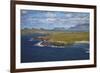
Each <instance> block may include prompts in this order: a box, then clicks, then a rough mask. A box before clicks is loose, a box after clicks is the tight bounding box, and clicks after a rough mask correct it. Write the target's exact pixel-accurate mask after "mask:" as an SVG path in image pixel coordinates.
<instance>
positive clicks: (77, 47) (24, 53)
mask: <svg viewBox="0 0 100 73" xmlns="http://www.w3.org/2000/svg"><path fill="white" fill-rule="evenodd" d="M39 35H40V34H35V35H27V36H22V37H21V62H22V63H26V62H47V61H65V60H66V61H67V60H86V59H89V44H85V43H84V44H73V45H68V46H66V47H65V48H53V47H39V46H34V44H36V43H38V42H39V40H33V41H29V40H30V38H33V37H37V36H39Z"/></svg>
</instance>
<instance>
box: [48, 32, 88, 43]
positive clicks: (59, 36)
mask: <svg viewBox="0 0 100 73" xmlns="http://www.w3.org/2000/svg"><path fill="white" fill-rule="evenodd" d="M47 37H49V38H50V39H49V42H52V43H63V44H70V43H74V42H75V41H89V33H88V32H54V33H51V34H50V35H49V36H47Z"/></svg>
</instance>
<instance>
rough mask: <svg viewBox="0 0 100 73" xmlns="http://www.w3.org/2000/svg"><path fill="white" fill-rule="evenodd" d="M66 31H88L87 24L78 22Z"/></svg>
mask: <svg viewBox="0 0 100 73" xmlns="http://www.w3.org/2000/svg"><path fill="white" fill-rule="evenodd" d="M68 31H81V32H88V31H89V24H78V25H76V26H74V27H70V28H69V29H68Z"/></svg>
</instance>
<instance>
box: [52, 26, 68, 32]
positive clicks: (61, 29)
mask: <svg viewBox="0 0 100 73" xmlns="http://www.w3.org/2000/svg"><path fill="white" fill-rule="evenodd" d="M52 30H53V31H66V29H65V28H64V27H55V28H54V29H52Z"/></svg>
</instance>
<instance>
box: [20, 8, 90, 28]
mask: <svg viewBox="0 0 100 73" xmlns="http://www.w3.org/2000/svg"><path fill="white" fill-rule="evenodd" d="M89 16H90V15H89V13H86V12H67V11H66V12H64V11H40V10H23V9H22V10H21V29H23V28H37V29H40V28H43V29H54V28H65V29H69V28H70V27H74V26H77V25H79V24H80V25H84V24H88V25H89V18H90V17H89Z"/></svg>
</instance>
